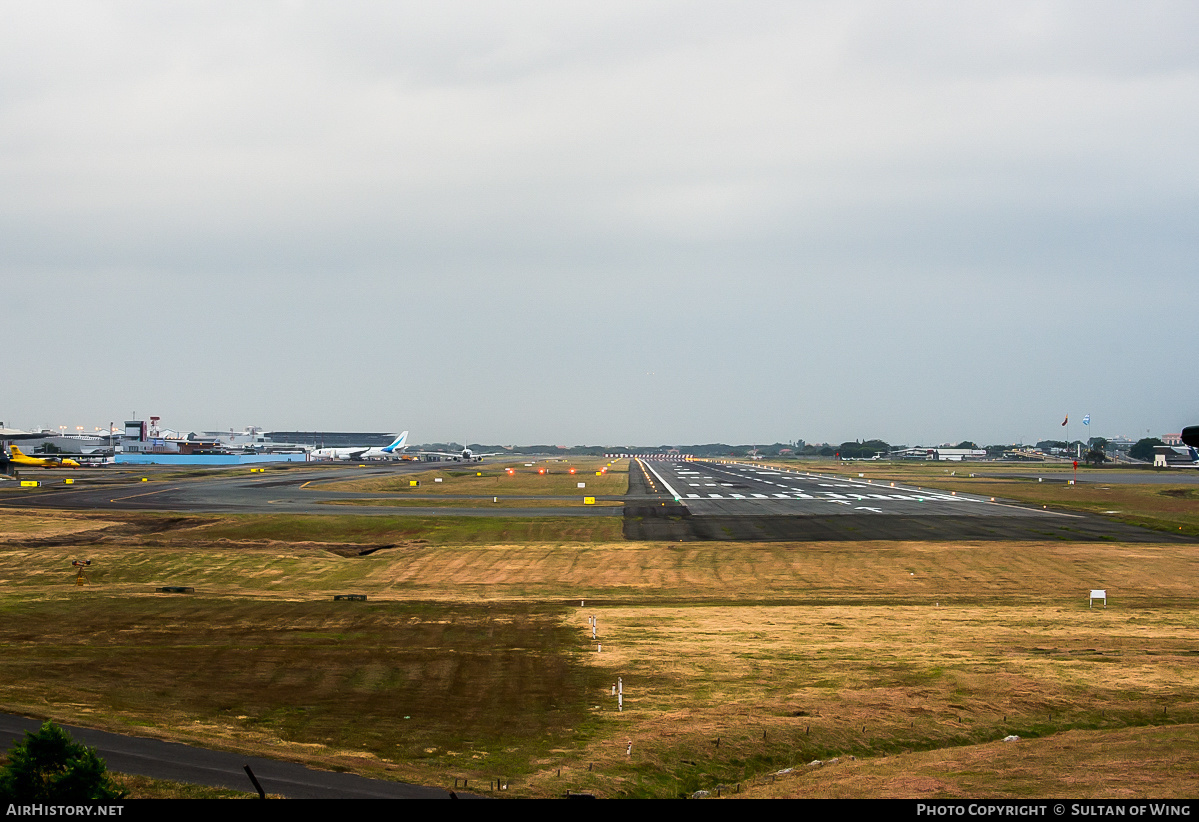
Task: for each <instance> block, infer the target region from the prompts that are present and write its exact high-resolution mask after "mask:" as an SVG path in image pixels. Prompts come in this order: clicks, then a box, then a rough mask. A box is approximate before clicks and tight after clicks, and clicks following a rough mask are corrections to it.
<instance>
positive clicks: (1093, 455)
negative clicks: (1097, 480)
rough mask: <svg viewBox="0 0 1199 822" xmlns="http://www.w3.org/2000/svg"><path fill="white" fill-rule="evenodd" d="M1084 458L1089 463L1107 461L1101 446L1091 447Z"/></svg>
mask: <svg viewBox="0 0 1199 822" xmlns="http://www.w3.org/2000/svg"><path fill="white" fill-rule="evenodd" d="M1084 459H1085V461H1086V462H1087V463H1088V464H1090V465H1103V463H1105V462H1107V454H1105V453H1103V449H1102V448H1092V449H1091V450H1090V451H1088V452H1087V455H1086V457H1084Z"/></svg>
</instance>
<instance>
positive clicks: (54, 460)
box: [9, 445, 80, 468]
mask: <svg viewBox="0 0 1199 822" xmlns="http://www.w3.org/2000/svg"><path fill="white" fill-rule="evenodd" d="M9 450H10V451H12V456H11V457H9V461H10V462H13V463H16V464H17V465H29V466H32V467H34V468H78V467H80V466H79V463H77V462H75V460H72V459H67V458H66V457H48V458H46V459H42V458H41V457H31V456H29V455H28V454H22V453H21V449H20V448H18V447H17V446H15V445H10V446H9Z"/></svg>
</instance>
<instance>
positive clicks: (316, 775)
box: [0, 714, 477, 799]
mask: <svg viewBox="0 0 1199 822" xmlns="http://www.w3.org/2000/svg"><path fill="white" fill-rule="evenodd" d="M41 725H42V723H41V721H40V720H36V719H29V718H27V717H23V716H14V715H12V714H0V750H5V751H7V750H8V749H9V748H10V747H12V745H13V743H14V742H18V741H20V740H21V739H23V738H24V736H25V733H26V732H28V731H36V730H37V729H38V728H40V727H41ZM63 727H64V728H66V730H67V731H68V732H69V733H70V734H71V737H72V738H73V739H74V740H75V741H76V742H80V743H82V744H84V745H87V746H88V747H92V748H96V749H97V751H98V752H99V754H100V756H101V757H102V758H103V759H104V761H105V762H106V763H107V764H108V768H109V770H111V771H114V772H116V773H127V774H139V775H142V776H150V777H153V778H155V779H169V780H172V781H174V782H185V783H187V784H191V785H209V786H212V787H216V788H233V789H235V790H240V791H246V792H247V793H254V786H253V785H252V784H251V783H250V779H249V777H247V776H246V772H245V770H244V768H243V766H244V765H249V766H250V769H251V770H253V771H254V776H255V777H257V779H258V782H259V783H260V784H261V785H262V789H263V790H264V791H266V792H267V793H268V794H278V795H280V796H285V797H287V798H289V799H447V798H449V794H448V793H447V792H446V791H445V790H444V789H442V788H427V787H423V786H421V785H409V784H407V783H404V782H388V781H384V780H381V779H367V778H366V777H362V776H357V775H355V774H348V773H335V772H333V771H320V770H315V769H313V768H306V767H304V766H303V765H297V764H296V763H294V762H281V761H279V760H275V759H263V758H261V757H255V756H245V755H243V754H236V753H229V752H226V751H213V750H209V749H207V748H196V747H192V746H190V745H181V744H179V743H177V742H163V741H161V740H158V739H145V738H143V737H139V736H124V735H121V734H113V733H108V732H106V731H96V730H92V729H90V728H77V727H74V726H71V725H64V726H63ZM458 796H459V798H463V799H465V798H477V797H474V796H468V795H466V794H464V793H462V792H458Z"/></svg>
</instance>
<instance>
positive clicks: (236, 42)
mask: <svg viewBox="0 0 1199 822" xmlns="http://www.w3.org/2000/svg"><path fill="white" fill-rule="evenodd" d="M0 8H2V9H3V21H4V24H3V26H0V286H2V288H3V291H2V293H3V305H4V314H3V318H4V319H3V328H4V331H5V333H4V336H3V338H4V340H5V342H6V345H5V350H6V356H5V358H4V361H5V365H4V368H3V371H2V373H3V374H4V376H5V378H4V380H3V389H2V393H0V397H2V402H0V420H3V421H4V422H5V423H6V424H7V425H13V426H19V427H32V426H36V425H46V426H50V427H57V426H59V425H65V426H67V427H68V428H72V429H73V428H74V427H75V426H76V425H82V426H85V427H86V428H88V429H91V428H92V427H93V426H97V425H98V426H106V425H107V424H108V422H109V421H110V420H113V421H117V422H118V423H119V422H120V421H121V420H122V419H125V418H126V417H127V416H128V415H129V414H131V413H133V412H134V411H136V412H137V414H138V416H139V417H143V418H145V417H148V416H149V415H151V414H155V415H158V416H161V417H162V418H163V424H164V425H167V426H170V427H172V428H178V429H183V430H203V429H215V428H229V427H236V428H238V429H240V428H241V427H243V426H247V425H258V426H264V427H266V428H268V429H293V428H300V429H324V430H364V431H366V430H369V431H398V430H402V429H409V430H411V432H412V435H411V436H412V439H413V441H415V442H431V441H438V440H458V441H464V440H469V441H472V442H489V443H504V444H509V443H534V442H536V443H558V444H583V443H588V444H591V443H602V444H618V443H640V444H646V443H694V442H713V441H723V442H742V443H749V442H755V441H757V442H763V441H765V442H772V441H776V440H784V441H786V440H792V439H795V438H803V439H806V440H808V441H809V442H816V441H824V440H828V441H834V442H840V441H842V440H848V439H855V438H872V437H880V438H882V439H885V440H887V441H889V442H892V443H907V444H915V443H925V444H930V443H940V442H945V441H954V442H956V441H958V440H961V439H972V440H975V441H977V442H979V443H992V442H1009V441H1016V440H1023V441H1030V442H1031V441H1036V440H1037V439H1043V438H1047V437H1059V436H1061V435H1062V434H1063V429H1062V428H1061V427H1060V425H1059V423H1060V422H1061V421H1062V418H1063V416H1064V415H1065V414H1066V413H1069V414H1070V416H1071V427H1070V432H1071V434H1072V435H1073V436H1079V435H1105V436H1115V435H1125V436H1130V437H1134V438H1135V437H1138V436H1145V435H1146V432H1152V434H1153V435H1157V434H1160V433H1164V432H1176V431H1178V430H1180V429H1181V428H1182V427H1183V426H1184V425H1189V424H1199V382H1197V380H1196V374H1195V371H1194V363H1195V354H1196V351H1197V349H1199V345H1197V344H1199V323H1196V320H1195V312H1196V304H1197V298H1199V271H1197V266H1196V263H1197V260H1199V254H1197V252H1199V211H1197V208H1196V206H1197V205H1199V186H1197V184H1199V150H1197V147H1199V48H1196V43H1197V42H1199V5H1197V4H1195V3H1193V2H1180V3H1155V2H1138V3H1130V2H1120V3H1103V2H1097V1H1096V0H1086V2H1078V3H1067V2H1047V1H1046V0H1038V2H1029V3H1021V2H1006V3H986V4H973V3H966V2H961V1H960V0H954V2H945V3H912V2H894V3H885V2H883V3H873V2H859V3H850V2H845V0H837V2H831V3H795V2H777V3H753V2H748V3H747V2H738V3H703V2H677V3H676V2H646V0H638V2H628V3H624V2H613V1H612V0H606V2H603V3H600V2H592V3H570V2H563V1H562V0H553V2H524V3H520V2H504V3H495V2H479V3H453V2H441V3H427V2H421V3H402V2H380V3H370V2H328V3H304V2H279V3H270V2H249V3H247V2H244V0H239V2H232V3H219V2H202V3H185V2H172V3H160V2H146V3H133V2H130V3H100V2H82V3H69V2H62V3H56V2H44V3H28V2H23V1H22V2H3V3H2V6H0ZM1084 414H1090V415H1091V418H1092V424H1091V426H1090V427H1089V428H1087V429H1084V428H1083V426H1082V425H1081V420H1082V416H1083V415H1084Z"/></svg>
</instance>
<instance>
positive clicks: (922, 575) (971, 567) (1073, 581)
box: [0, 517, 1199, 609]
mask: <svg viewBox="0 0 1199 822" xmlns="http://www.w3.org/2000/svg"><path fill="white" fill-rule="evenodd" d="M288 519H296V520H299V521H300V523H301V524H302V523H303V522H304V521H305V519H306V518H302V517H297V518H288ZM312 519H319V518H312ZM334 519H338V518H334ZM361 519H363V520H366V521H367V524H368V525H369V524H371V523H373V522H374V521H375V520H376V519H379V518H373V517H363V518H361ZM384 519H386V518H384ZM431 519H432V520H433V521H434V523H436V522H439V521H440V520H437V519H436V518H431ZM611 520H612V521H615V522H616V523H617V524H619V522H620V520H619V518H611ZM607 521H609V518H606V517H598V518H595V520H591V519H590V518H588V519H583V520H580V522H581V523H582V524H584V525H587V524H593V523H595V522H598V523H603V522H607ZM484 522H490V523H493V524H494V523H495V521H494V520H484ZM538 522H539V520H528V521H526V522H525V526H526V527H524V528H522V529H520V530H521V531H522V533H524V534H526V535H527V534H528V533H530V532H531V531H533V530H534V529H533V526H535V525H537V524H538ZM571 522H572V523H573V522H574V521H573V520H572V521H571ZM262 533H267V534H274V535H275V536H276V537H277V535H278V531H277V530H276V529H273V528H268V529H267V530H266V531H265V532H259V531H257V530H254V529H252V528H247V530H242V529H241V528H240V527H236V526H234V527H230V528H229V529H228V530H225V529H222V530H219V531H217V532H216V534H213V533H212V530H211V529H210V528H191V529H186V530H184V531H182V532H177V533H172V532H166V533H161V534H153V535H151V536H150V537H147V538H145V539H146V540H147V544H129V545H117V544H107V543H104V544H98V545H89V546H86V547H85V548H81V549H74V548H71V547H69V546H54V547H38V546H36V545H30V546H20V545H16V546H11V547H8V548H6V549H5V550H0V581H2V582H3V583H4V584H5V585H8V586H13V587H21V588H27V587H42V588H44V589H45V590H46V591H47V592H50V591H53V590H57V588H58V587H60V586H67V587H69V586H71V585H72V584H73V582H74V578H75V571H74V569H73V568H72V567H71V564H70V563H71V560H72V559H75V558H81V559H91V560H92V561H93V564H92V566H91V567H90V568H88V569H87V571H86V576H87V578H88V579H89V580H91V581H92V588H91V589H89V590H93V589H94V590H97V591H98V590H101V589H105V588H106V586H113V585H119V586H126V587H123V588H122V590H123V591H124V590H127V591H129V592H134V591H137V590H141V591H144V590H145V587H144V586H160V585H193V586H210V587H209V588H208V590H210V591H211V592H214V593H228V594H238V595H240V594H245V593H255V592H263V593H267V592H271V593H273V592H279V593H280V594H283V593H286V592H288V591H290V592H292V593H293V594H295V595H297V596H305V595H307V594H309V593H313V594H324V593H330V592H335V590H336V588H337V587H338V586H343V585H350V584H352V585H354V586H357V587H358V588H359V589H360V590H361V592H362V593H370V594H375V595H380V596H382V595H388V596H396V597H410V596H414V595H415V596H419V597H421V598H434V599H441V598H446V597H448V598H459V599H461V598H465V597H467V596H469V597H486V598H492V599H522V598H534V599H542V600H547V601H571V600H574V599H577V598H579V597H584V598H586V599H589V600H593V601H602V602H603V603H605V604H643V603H663V604H668V603H672V602H688V603H714V604H723V603H739V602H745V603H769V602H777V603H780V604H787V605H791V604H807V605H822V604H859V603H861V604H877V603H896V604H910V605H922V606H923V605H933V604H935V603H937V602H941V603H944V604H950V603H955V602H974V601H977V599H978V598H979V597H986V598H987V600H988V601H989V602H992V603H997V604H1023V603H1028V604H1042V603H1046V602H1054V603H1069V604H1070V606H1071V607H1074V606H1078V605H1081V606H1083V607H1085V606H1086V604H1087V594H1088V592H1089V591H1090V590H1091V589H1092V588H1105V589H1107V590H1108V595H1109V597H1110V600H1111V604H1112V605H1115V604H1117V603H1118V604H1119V605H1120V606H1121V607H1125V606H1134V607H1138V608H1140V607H1145V606H1147V605H1161V604H1177V605H1179V606H1180V607H1183V608H1186V609H1190V608H1192V607H1195V606H1196V605H1197V604H1199V588H1197V585H1199V583H1197V582H1196V580H1199V551H1196V549H1195V547H1194V546H1191V545H1185V544H1160V545H1155V544H1129V545H1124V544H1118V543H1073V542H1056V541H1055V542H1014V543H993V542H988V543H973V544H971V543H966V544H960V545H955V544H950V543H921V542H865V543H732V542H730V543H716V542H712V543H673V544H672V543H648V542H624V541H613V542H588V541H583V540H580V541H568V540H561V541H547V542H531V543H523V544H522V543H518V542H496V543H493V544H469V543H466V542H457V543H451V544H438V543H433V542H421V541H419V540H411V541H409V542H403V541H397V544H396V547H394V548H387V549H382V550H375V551H374V552H373V553H370V554H369V555H366V556H339V555H338V554H336V553H331V552H330V550H328V549H335V548H338V547H339V546H341V545H347V546H348V547H349V549H350V551H351V552H352V553H355V554H356V553H357V552H358V550H359V549H365V550H371V549H372V548H374V547H377V543H376V542H375V541H374V540H375V539H376V538H378V537H379V536H380V534H382V535H385V536H388V537H391V538H398V537H402V536H403V534H401V533H398V532H394V531H387V530H384V531H382V532H375V531H366V532H364V533H362V534H360V535H358V536H359V537H360V540H359V541H358V542H342V541H330V542H327V543H320V540H319V537H320V536H321V534H320V533H311V532H299V533H297V536H310V537H312V541H311V542H306V541H297V542H294V543H290V542H281V541H279V540H278V539H277V538H273V539H261V540H254V539H252V538H253V537H255V536H259V535H261V534H262ZM428 533H430V532H427V531H418V532H416V535H417V536H419V535H421V534H428ZM222 534H223V535H231V536H232V537H236V538H237V539H232V538H231V539H230V541H229V542H227V543H225V542H220V541H219V540H217V539H214V537H215V536H216V535H222ZM199 535H205V537H204V540H203V541H200V538H199ZM333 536H335V537H339V538H340V539H342V540H348V539H349V535H344V534H336V533H335V534H334V535H333ZM554 536H555V537H561V536H562V534H555V535H554ZM137 586H143V587H141V588H138V587H137ZM467 592H469V593H467Z"/></svg>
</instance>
